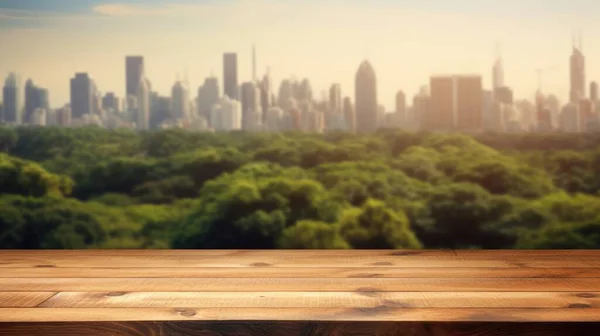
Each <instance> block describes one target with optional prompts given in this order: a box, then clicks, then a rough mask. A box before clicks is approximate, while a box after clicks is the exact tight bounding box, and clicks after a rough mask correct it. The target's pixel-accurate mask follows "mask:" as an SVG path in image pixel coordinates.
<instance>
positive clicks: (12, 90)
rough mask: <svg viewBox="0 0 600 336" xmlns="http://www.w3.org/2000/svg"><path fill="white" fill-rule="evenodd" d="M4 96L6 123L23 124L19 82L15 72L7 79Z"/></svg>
mask: <svg viewBox="0 0 600 336" xmlns="http://www.w3.org/2000/svg"><path fill="white" fill-rule="evenodd" d="M2 94H3V99H4V116H3V119H4V121H6V122H7V123H10V124H17V125H19V124H21V122H22V119H21V99H20V98H21V97H20V95H19V80H18V78H17V75H16V74H15V73H14V72H11V73H10V74H9V75H8V77H6V80H5V81H4V88H3V92H2Z"/></svg>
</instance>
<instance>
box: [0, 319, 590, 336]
mask: <svg viewBox="0 0 600 336" xmlns="http://www.w3.org/2000/svg"><path fill="white" fill-rule="evenodd" d="M0 332H1V334H2V335H3V336H22V335H32V336H37V335H42V336H71V335H76V336H80V335H86V336H106V335H111V336H231V335H235V336H253V335H269V336H366V335H373V336H515V335H525V336H579V335H581V336H584V335H585V336H587V335H598V334H600V324H597V323H571V324H568V323H567V324H565V323H410V322H403V323H397V322H378V323H373V322H335V323H331V322H329V323H326V322H271V321H260V322H238V323H234V322H212V323H204V322H187V321H178V322H146V323H141V322H106V323H98V322H79V323H4V324H0Z"/></svg>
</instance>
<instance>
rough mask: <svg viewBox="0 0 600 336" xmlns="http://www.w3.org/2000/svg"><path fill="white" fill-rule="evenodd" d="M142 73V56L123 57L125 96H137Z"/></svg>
mask: <svg viewBox="0 0 600 336" xmlns="http://www.w3.org/2000/svg"><path fill="white" fill-rule="evenodd" d="M143 74H144V57H143V56H127V57H125V85H126V94H127V96H137V95H138V91H139V86H140V82H141V80H142V78H143V76H144V75H143Z"/></svg>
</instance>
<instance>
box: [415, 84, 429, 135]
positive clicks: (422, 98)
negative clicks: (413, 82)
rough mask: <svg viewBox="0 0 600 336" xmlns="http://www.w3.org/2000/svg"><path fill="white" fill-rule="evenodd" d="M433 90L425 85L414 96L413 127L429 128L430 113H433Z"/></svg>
mask: <svg viewBox="0 0 600 336" xmlns="http://www.w3.org/2000/svg"><path fill="white" fill-rule="evenodd" d="M430 91H431V90H430V89H429V88H428V87H426V86H423V87H421V89H420V90H419V93H418V94H416V95H415V96H414V97H413V105H412V111H411V116H412V117H411V119H412V128H413V129H420V130H427V129H428V128H429V127H430V126H429V123H430V122H429V115H430V114H432V113H431V92H430Z"/></svg>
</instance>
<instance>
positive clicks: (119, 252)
mask: <svg viewBox="0 0 600 336" xmlns="http://www.w3.org/2000/svg"><path fill="white" fill-rule="evenodd" d="M0 254H1V255H3V256H6V257H8V256H88V255H96V256H142V257H149V256H209V255H212V256H279V255H281V254H285V255H302V256H323V255H330V256H332V255H338V256H348V255H352V256H389V255H394V256H402V255H406V256H462V257H469V258H472V257H478V256H491V257H498V258H505V257H526V258H531V257H533V256H541V257H548V256H559V257H564V258H572V257H575V256H583V257H586V256H587V257H595V256H598V250H590V249H572V250H480V249H471V250H452V249H439V250H403V249H398V250H372V249H361V250H321V249H310V250H280V249H278V250H238V249H220V250H211V249H201V250H198V249H196V250H192V249H188V250H177V249H169V250H167V249H152V250H148V249H86V250H11V249H2V250H0Z"/></svg>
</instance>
